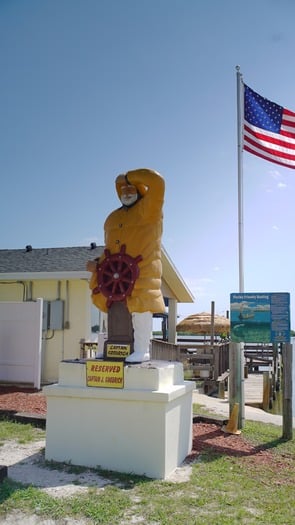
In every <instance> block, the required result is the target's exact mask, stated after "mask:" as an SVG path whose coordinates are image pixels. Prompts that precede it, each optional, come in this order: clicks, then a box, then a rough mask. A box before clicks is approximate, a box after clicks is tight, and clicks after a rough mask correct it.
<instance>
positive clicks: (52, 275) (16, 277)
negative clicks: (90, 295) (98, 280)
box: [0, 270, 91, 281]
mask: <svg viewBox="0 0 295 525" xmlns="http://www.w3.org/2000/svg"><path fill="white" fill-rule="evenodd" d="M90 277H91V274H90V273H89V272H87V271H81V270H80V271H76V272H75V271H71V272H14V273H1V274H0V281H56V280H70V279H87V280H89V279H90Z"/></svg>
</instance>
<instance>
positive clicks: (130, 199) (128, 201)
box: [120, 194, 137, 206]
mask: <svg viewBox="0 0 295 525" xmlns="http://www.w3.org/2000/svg"><path fill="white" fill-rule="evenodd" d="M120 200H121V202H122V204H123V205H124V206H131V205H132V204H134V203H135V202H136V201H137V195H135V194H133V195H121V198H120Z"/></svg>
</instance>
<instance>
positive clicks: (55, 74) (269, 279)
mask: <svg viewBox="0 0 295 525" xmlns="http://www.w3.org/2000/svg"><path fill="white" fill-rule="evenodd" d="M294 19H295V3H294V1H293V0H280V1H278V0H259V1H257V0H248V2H246V3H245V2H244V1H242V0H41V1H40V0H0V68H1V77H0V90H1V96H0V115H1V116H0V144H1V146H0V151H1V153H0V174H1V188H2V191H1V206H0V224H1V225H2V227H1V235H0V249H19V248H24V247H25V246H26V245H27V244H31V245H32V246H33V248H44V247H45V248H53V247H65V246H85V245H88V244H90V243H91V242H96V243H97V244H99V245H103V239H104V234H103V224H104V221H105V219H106V217H107V215H108V214H109V213H110V212H111V211H112V210H114V209H115V208H117V207H119V206H120V202H119V201H118V198H117V195H116V192H115V187H114V181H115V178H116V176H117V175H118V174H119V173H123V172H126V171H128V170H130V169H135V168H142V167H146V168H152V169H155V170H156V171H158V172H160V173H161V174H162V175H163V177H164V179H165V184H166V191H165V204H164V232H163V238H162V241H163V245H164V247H165V249H166V251H167V252H168V254H169V256H170V258H171V259H172V261H173V263H174V265H175V266H176V268H177V269H178V271H179V273H180V275H181V276H182V278H183V279H184V281H185V283H186V284H187V286H188V287H189V289H190V290H191V292H192V294H193V295H194V298H195V302H194V303H187V304H180V305H179V306H178V314H179V317H180V319H182V318H183V317H186V316H187V315H190V314H192V313H197V312H202V311H208V312H210V309H211V303H212V301H214V304H215V312H216V313H218V314H222V315H223V314H225V313H226V312H227V311H228V310H229V309H230V293H233V292H238V291H239V250H238V242H239V233H238V169H237V82H236V66H237V65H239V66H240V71H241V73H242V75H243V80H244V82H245V83H246V84H247V85H248V86H250V87H251V88H252V89H253V90H254V91H256V92H258V93H259V94H261V95H262V96H264V97H266V98H268V99H269V100H272V101H274V102H277V103H278V104H280V105H282V106H284V107H286V108H288V109H290V110H293V111H295V69H294V49H295V31H294ZM242 165H243V187H244V191H243V210H244V212H243V242H242V244H243V252H244V253H243V261H242V263H243V267H244V291H245V292H289V293H290V294H291V327H293V328H295V290H294V260H293V257H294V249H295V248H294V247H293V246H294V240H293V237H294V224H295V206H294V202H295V171H294V170H292V169H288V168H284V167H280V166H278V165H276V164H272V163H270V162H267V161H265V160H262V159H260V158H258V157H256V156H254V155H251V154H250V153H247V152H244V153H243V159H242Z"/></svg>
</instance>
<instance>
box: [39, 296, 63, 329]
mask: <svg viewBox="0 0 295 525" xmlns="http://www.w3.org/2000/svg"><path fill="white" fill-rule="evenodd" d="M63 328H64V301H61V300H59V299H57V300H56V301H43V323H42V329H43V330H63Z"/></svg>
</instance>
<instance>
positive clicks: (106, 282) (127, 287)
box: [93, 244, 142, 308]
mask: <svg viewBox="0 0 295 525" xmlns="http://www.w3.org/2000/svg"><path fill="white" fill-rule="evenodd" d="M104 254H105V258H104V260H103V261H102V263H100V264H98V265H97V270H96V272H97V283H98V286H97V287H96V288H94V290H93V293H94V294H97V293H99V292H101V293H102V294H103V295H104V296H105V297H106V298H107V303H106V304H107V307H108V308H109V307H110V306H111V305H112V303H114V302H117V301H126V298H127V297H128V296H129V295H131V293H132V290H133V287H134V284H135V281H136V279H137V278H138V276H139V267H138V263H139V262H140V261H142V256H141V255H138V256H137V257H131V256H130V255H128V254H127V253H126V245H125V244H122V246H121V249H120V251H119V252H118V253H113V254H111V252H110V250H108V249H105V251H104Z"/></svg>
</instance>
